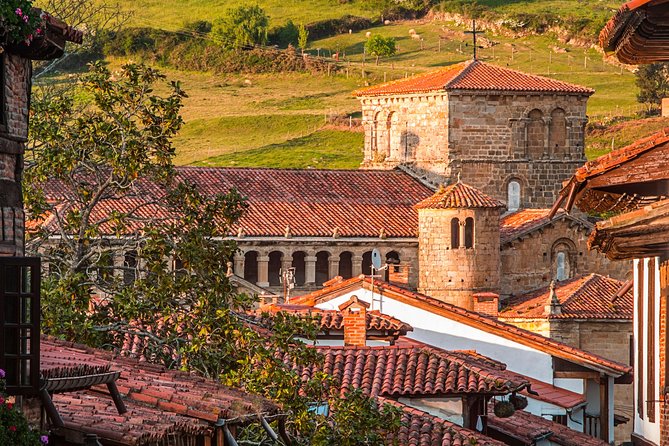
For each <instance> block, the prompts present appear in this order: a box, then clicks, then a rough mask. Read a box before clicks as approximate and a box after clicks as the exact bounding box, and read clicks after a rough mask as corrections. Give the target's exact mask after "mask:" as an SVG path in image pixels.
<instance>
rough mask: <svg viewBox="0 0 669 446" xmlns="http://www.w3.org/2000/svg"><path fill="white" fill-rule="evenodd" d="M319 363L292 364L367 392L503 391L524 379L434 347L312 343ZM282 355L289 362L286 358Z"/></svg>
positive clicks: (520, 386) (306, 374) (304, 374)
mask: <svg viewBox="0 0 669 446" xmlns="http://www.w3.org/2000/svg"><path fill="white" fill-rule="evenodd" d="M316 349H317V350H318V352H319V353H321V354H322V355H323V356H324V362H323V364H322V365H315V366H310V367H303V366H295V365H293V367H294V368H295V369H296V371H297V373H298V374H299V375H300V376H302V378H303V379H304V380H308V379H309V378H311V376H313V375H314V374H315V373H316V372H324V373H327V374H328V375H330V376H332V377H334V378H335V380H336V382H337V383H338V385H339V388H340V389H341V391H342V392H345V391H347V390H348V389H349V388H350V387H353V388H359V389H362V390H363V391H364V392H365V393H366V394H368V395H371V396H374V397H376V396H424V395H433V396H434V395H453V394H467V393H487V394H491V393H493V394H507V393H510V392H513V391H519V390H521V389H523V388H524V387H525V386H527V385H528V382H527V380H525V379H524V377H522V376H521V375H518V374H516V373H513V372H509V371H506V370H503V369H498V368H495V367H487V366H486V365H485V364H484V363H483V362H482V361H480V360H477V359H476V358H472V359H471V360H469V359H468V358H467V357H466V355H464V356H463V354H462V353H460V354H452V353H451V352H448V351H446V350H442V349H439V348H436V347H401V346H380V347H350V346H349V347H343V346H341V347H332V346H330V347H328V346H318V347H316ZM283 360H284V361H285V362H286V363H288V364H292V362H291V361H290V358H289V357H288V356H285V357H284V358H283Z"/></svg>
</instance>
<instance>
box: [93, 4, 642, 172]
mask: <svg viewBox="0 0 669 446" xmlns="http://www.w3.org/2000/svg"><path fill="white" fill-rule="evenodd" d="M101 1H102V0H101ZM241 3H243V0H231V1H230V0H226V1H223V0H221V1H213V0H189V1H181V0H162V1H161V0H137V1H134V2H129V1H122V2H121V4H123V5H124V7H126V8H129V9H130V8H134V9H135V13H134V16H133V19H132V22H131V25H141V26H152V27H156V28H163V29H178V28H179V27H180V26H181V25H182V23H183V22H185V21H192V20H199V19H205V20H212V19H215V18H216V17H217V16H219V15H220V14H222V13H223V11H224V10H225V9H226V8H228V7H230V6H235V5H237V4H241ZM480 3H481V4H484V5H486V6H489V7H491V8H493V9H495V10H496V11H501V12H505V13H510V14H513V13H518V12H531V13H538V12H542V11H553V12H556V13H562V14H565V15H567V14H569V15H571V16H579V17H591V15H592V14H604V13H606V14H607V15H608V14H609V13H610V12H612V10H613V9H615V8H616V7H617V6H618V5H619V4H620V3H621V2H619V1H612V0H611V1H597V2H583V1H581V0H541V1H539V0H536V1H532V0H526V1H494V0H481V1H480ZM258 4H260V6H262V7H263V8H265V9H266V10H267V12H268V14H269V15H270V16H271V17H272V20H273V24H276V23H282V22H283V21H284V20H286V19H287V18H291V19H292V20H294V21H296V22H300V21H304V22H312V21H315V20H319V19H323V18H331V17H340V16H341V15H343V14H356V15H366V16H369V15H370V14H371V13H370V11H368V10H365V9H364V8H363V7H362V3H361V1H360V0H353V1H352V2H349V3H345V4H339V2H335V1H331V0H305V1H302V0H287V1H283V2H279V1H277V0H260V1H259V2H258ZM410 30H413V31H415V33H416V34H418V35H419V36H420V37H421V40H417V39H412V38H411V37H410V32H409V31H410ZM464 30H465V29H464V28H462V27H458V26H456V25H455V24H453V23H447V22H438V21H414V22H398V23H391V24H390V25H384V26H377V27H374V28H372V29H369V30H363V31H360V32H353V33H350V34H349V33H346V34H343V35H338V36H334V37H330V38H327V39H322V40H317V41H310V42H309V49H308V52H309V53H310V54H313V55H314V56H317V55H320V56H326V57H328V56H331V55H333V54H334V53H337V52H338V53H339V56H340V57H339V59H340V60H339V63H338V65H339V67H340V71H339V74H337V75H333V76H325V75H309V74H295V73H288V74H271V75H269V74H268V75H215V74H211V73H201V72H187V71H177V70H174V69H170V68H169V67H161V69H162V71H164V72H165V74H166V75H167V76H168V77H169V78H170V79H176V80H180V81H181V83H182V85H183V88H184V89H185V90H186V92H187V93H188V94H189V97H188V98H187V99H186V100H185V101H184V109H183V116H184V119H185V121H186V124H185V126H184V128H183V130H182V132H181V134H180V136H179V137H178V138H177V139H176V140H175V145H176V147H177V162H178V163H179V164H203V165H240V166H241V165H243V166H251V165H270V164H272V163H274V164H272V165H273V166H275V167H277V166H285V167H288V166H291V167H298V166H300V165H303V166H312V167H355V166H356V165H357V164H358V163H359V160H360V156H361V154H360V149H361V146H362V135H361V134H360V133H349V132H345V131H333V130H329V129H324V125H325V123H326V117H327V116H328V115H347V114H351V113H355V112H359V110H360V105H359V103H358V101H357V100H356V99H355V98H354V97H353V96H352V94H351V93H352V92H353V91H354V90H356V89H357V88H360V87H363V86H366V85H372V84H375V83H379V82H383V81H384V80H393V79H398V78H404V77H406V76H411V75H413V74H417V73H420V72H423V71H426V70H429V69H433V68H435V67H440V66H445V65H450V64H453V63H457V62H461V61H464V60H467V59H469V58H471V52H472V51H471V46H470V45H469V43H470V37H468V36H466V35H465V34H464V33H463V31H464ZM367 32H370V33H372V34H380V35H383V36H390V37H394V38H395V39H396V41H397V44H398V49H399V51H398V53H397V54H396V55H395V56H393V57H391V58H388V59H382V60H381V61H380V64H379V65H378V66H377V65H375V64H374V60H372V59H370V58H369V57H365V55H364V51H363V48H364V43H365V41H366V33H367ZM484 36H485V39H487V42H486V43H491V44H492V45H491V46H490V47H488V48H484V49H480V50H479V57H480V58H481V59H482V60H485V61H487V62H490V63H494V64H497V65H500V66H505V67H510V68H513V69H518V70H521V71H525V72H529V73H535V74H540V75H544V76H550V77H554V78H556V79H560V80H564V81H567V82H572V83H576V84H580V85H585V86H588V87H591V88H593V89H595V90H596V93H595V94H594V95H593V96H592V97H591V98H590V101H589V106H588V114H589V115H590V117H591V121H593V120H604V119H611V118H612V117H614V116H619V115H621V116H631V115H633V114H634V113H635V112H636V111H637V110H639V109H640V108H641V107H640V106H639V104H637V103H636V98H635V96H636V87H635V86H634V75H633V74H632V73H630V72H628V71H625V70H621V69H620V68H617V67H614V66H612V65H609V64H606V63H604V61H603V59H602V55H601V54H599V53H598V52H597V51H595V50H592V49H587V50H584V49H583V48H576V47H570V46H567V45H565V44H563V43H560V42H558V40H557V39H556V37H555V36H552V35H550V34H547V35H542V36H526V37H523V38H511V37H508V36H501V35H494V34H492V33H490V32H488V33H486V34H485V35H484ZM440 37H441V39H440ZM121 62H122V61H121V60H111V61H110V64H111V65H112V66H114V65H118V64H119V63H121ZM363 73H364V77H363ZM602 138H603V139H602ZM606 138H608V136H606V137H604V136H602V137H601V138H600V139H596V138H589V139H588V153H589V154H597V153H600V152H601V151H602V150H605V147H606V144H605V143H604V142H603V141H604V139H606ZM608 144H609V145H610V138H609V142H608ZM590 145H592V147H590ZM616 145H617V143H616ZM339 157H341V159H339ZM300 163H302V164H300Z"/></svg>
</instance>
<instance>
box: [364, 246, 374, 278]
mask: <svg viewBox="0 0 669 446" xmlns="http://www.w3.org/2000/svg"><path fill="white" fill-rule="evenodd" d="M362 273H363V274H364V275H365V276H371V275H372V251H367V252H366V253H364V254H363V255H362Z"/></svg>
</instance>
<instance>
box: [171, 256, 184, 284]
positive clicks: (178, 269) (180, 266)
mask: <svg viewBox="0 0 669 446" xmlns="http://www.w3.org/2000/svg"><path fill="white" fill-rule="evenodd" d="M172 271H174V276H175V277H176V278H178V279H179V278H182V277H185V276H186V274H187V273H188V272H187V271H186V265H185V264H184V261H183V260H181V259H180V258H179V257H175V258H174V260H173V261H172Z"/></svg>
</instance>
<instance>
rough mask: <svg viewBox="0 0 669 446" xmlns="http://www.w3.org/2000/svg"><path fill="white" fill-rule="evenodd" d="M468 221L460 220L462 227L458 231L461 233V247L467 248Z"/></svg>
mask: <svg viewBox="0 0 669 446" xmlns="http://www.w3.org/2000/svg"><path fill="white" fill-rule="evenodd" d="M466 223H467V221H466V220H460V221H459V225H460V227H459V228H458V231H459V233H460V249H465V224H466Z"/></svg>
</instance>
